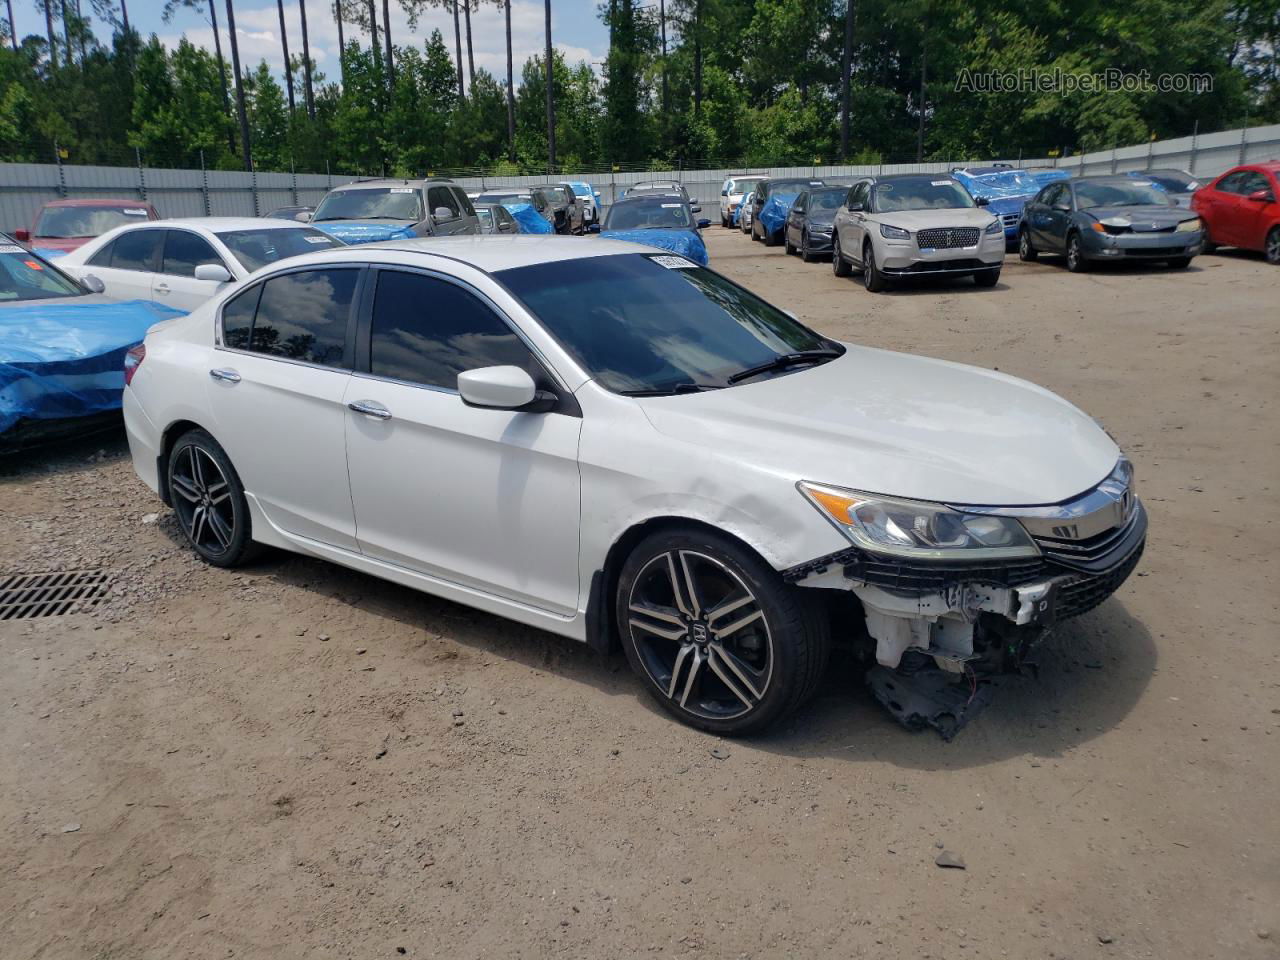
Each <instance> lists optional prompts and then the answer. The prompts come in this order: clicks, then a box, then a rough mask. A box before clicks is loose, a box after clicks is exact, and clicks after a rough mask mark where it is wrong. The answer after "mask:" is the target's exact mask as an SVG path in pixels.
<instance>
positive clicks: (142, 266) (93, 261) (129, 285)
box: [80, 227, 166, 300]
mask: <svg viewBox="0 0 1280 960" xmlns="http://www.w3.org/2000/svg"><path fill="white" fill-rule="evenodd" d="M165 233H166V231H165V230H163V229H161V228H159V227H147V228H141V229H138V230H126V231H125V232H124V233H122V234H120V235H119V236H118V237H116V238H115V239H114V240H112V241H111V242H110V243H108V244H107V245H106V246H105V247H103V248H102V249H101V250H99V251H98V252H97V253H95V254H94V255H93V256H92V257H90V258H89V260H88V261H87V263H86V264H85V266H84V268H83V269H82V270H81V271H80V275H81V276H85V275H88V274H93V275H94V276H95V277H97V278H98V279H99V280H101V281H102V282H103V284H104V286H105V288H106V289H105V290H103V292H104V293H105V294H106V295H107V296H109V297H113V298H114V299H116V300H150V299H152V287H153V285H154V284H155V278H156V272H157V271H158V270H159V269H160V251H161V248H162V246H163V244H164V235H165Z"/></svg>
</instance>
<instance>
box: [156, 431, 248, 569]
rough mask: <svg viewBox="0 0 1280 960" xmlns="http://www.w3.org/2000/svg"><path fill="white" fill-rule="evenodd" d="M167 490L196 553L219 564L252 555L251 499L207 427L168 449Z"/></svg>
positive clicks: (241, 560)
mask: <svg viewBox="0 0 1280 960" xmlns="http://www.w3.org/2000/svg"><path fill="white" fill-rule="evenodd" d="M168 482H169V495H170V499H171V500H172V501H173V510H174V513H176V514H177V515H178V525H179V526H180V527H182V532H183V534H184V535H185V536H186V538H187V542H188V543H190V544H191V546H192V547H193V548H194V549H195V551H196V553H198V554H199V555H200V557H201V558H202V559H203V560H205V561H206V562H208V563H211V564H213V565H214V566H215V567H236V566H240V565H241V564H243V563H246V562H248V561H249V560H252V559H253V557H254V556H255V555H256V554H257V552H258V545H257V544H255V543H254V542H253V540H252V538H251V537H250V527H249V504H248V502H247V501H246V500H245V496H244V486H243V485H242V484H241V483H240V477H239V475H237V473H236V471H235V468H234V467H233V466H232V465H231V461H230V460H229V459H228V458H227V454H226V452H225V451H224V450H223V449H222V447H220V446H219V445H218V442H217V441H216V440H214V439H213V437H211V436H209V434H208V433H206V432H205V431H203V430H192V431H190V432H189V433H185V434H183V435H182V436H181V437H179V438H178V442H177V443H175V444H174V445H173V449H172V450H171V451H170V452H169V472H168Z"/></svg>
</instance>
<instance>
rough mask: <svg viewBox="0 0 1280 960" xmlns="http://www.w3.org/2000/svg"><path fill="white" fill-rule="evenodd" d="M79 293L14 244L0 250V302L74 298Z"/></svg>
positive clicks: (53, 269)
mask: <svg viewBox="0 0 1280 960" xmlns="http://www.w3.org/2000/svg"><path fill="white" fill-rule="evenodd" d="M83 292H84V291H83V290H81V289H80V288H79V287H78V286H76V284H75V283H74V282H73V281H72V280H70V279H69V278H68V277H65V276H63V275H62V274H61V273H59V272H58V270H57V269H56V268H54V267H51V266H49V264H47V263H45V262H44V261H43V260H41V259H40V258H39V257H34V256H32V255H31V254H30V253H28V252H27V251H26V250H24V249H22V247H19V246H17V245H16V244H5V245H4V246H2V247H0V303H10V302H12V301H14V300H48V299H50V298H51V297H76V296H79V295H80V294H82V293H83Z"/></svg>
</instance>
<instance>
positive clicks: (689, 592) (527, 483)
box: [124, 236, 1146, 733]
mask: <svg viewBox="0 0 1280 960" xmlns="http://www.w3.org/2000/svg"><path fill="white" fill-rule="evenodd" d="M587 246H589V247H590V250H587V249H586V247H587ZM125 382H126V385H125V388H124V417H125V427H126V430H127V432H128V437H129V447H130V450H131V452H132V454H133V464H134V469H135V470H136V471H137V472H138V475H139V476H140V477H141V478H142V479H143V481H144V482H145V483H146V484H147V486H149V487H150V488H151V489H152V490H154V491H156V492H157V493H158V494H159V496H160V497H161V498H162V499H163V500H164V501H165V502H166V503H168V504H170V505H172V507H173V508H174V511H175V513H176V515H177V520H178V523H179V526H180V528H181V529H182V531H183V533H184V535H185V537H186V539H187V540H188V542H189V543H190V544H191V546H192V547H193V549H194V550H195V551H196V553H197V554H199V555H200V556H201V557H202V558H203V559H204V560H206V561H207V562H209V563H212V564H215V565H218V566H228V567H229V566H234V565H237V564H240V563H243V562H244V561H245V560H246V559H247V558H249V556H250V555H251V554H252V552H253V548H254V546H255V544H269V545H272V546H275V547H279V548H282V549H285V550H292V551H295V552H297V553H303V554H308V555H310V556H313V557H320V558H323V559H326V560H330V561H332V562H334V563H337V564H340V565H342V566H346V567H350V568H352V569H355V570H360V571H363V572H365V573H369V574H372V575H373V576H378V577H384V578H386V579H388V580H393V581H395V582H397V583H401V584H405V585H407V586H410V587H414V588H417V589H419V590H423V591H426V592H428V593H432V594H436V595H438V596H441V597H446V598H449V599H451V600H455V601H457V602H459V603H464V604H467V605H470V606H473V607H478V608H480V609H482V610H486V611H489V612H490V613H494V614H498V615H501V616H504V617H509V618H511V619H512V620H517V621H519V622H521V623H525V624H531V625H533V626H536V627H539V628H542V629H544V630H549V631H551V632H553V633H558V634H563V635H566V636H568V637H572V638H574V639H576V640H581V641H584V642H586V643H589V644H591V645H592V646H594V647H597V648H599V649H602V650H603V649H607V648H609V647H610V646H612V645H614V644H620V645H621V646H622V648H623V649H624V650H625V652H626V655H627V657H628V658H629V660H630V662H631V664H632V666H633V667H634V669H635V671H636V673H637V674H638V675H639V677H640V679H641V682H642V683H643V684H644V686H645V687H646V688H647V689H648V690H649V692H650V693H651V694H652V695H653V696H654V697H655V698H656V699H657V700H658V702H659V703H661V704H662V706H663V707H664V708H665V709H667V710H669V711H670V712H671V713H672V714H674V715H675V716H676V717H678V718H680V719H681V720H683V721H685V722H687V723H690V724H693V725H695V726H698V727H701V728H703V729H706V730H713V731H716V732H719V733H738V732H744V731H747V730H752V729H759V728H762V727H764V726H765V725H767V724H769V723H772V722H774V721H776V720H778V719H779V718H781V717H783V716H784V715H786V714H787V713H788V712H790V711H792V710H794V709H795V708H797V707H798V706H799V705H800V704H801V703H802V702H803V701H804V700H805V698H807V697H808V696H809V695H810V694H812V693H813V692H814V690H815V689H816V688H817V685H818V683H819V681H820V679H821V677H822V673H823V669H824V667H825V665H826V662H827V652H828V649H829V646H830V643H831V638H832V634H833V632H834V633H837V634H838V635H839V636H840V637H841V638H844V639H847V640H848V641H850V642H851V643H854V644H855V645H859V646H860V647H861V649H862V650H863V651H864V652H865V653H866V655H867V658H868V659H871V658H872V657H874V658H875V659H876V660H878V661H879V664H880V667H879V668H878V669H879V670H880V671H881V674H880V676H881V677H882V678H883V679H885V684H892V686H893V688H894V689H906V688H909V687H910V686H911V684H912V683H915V682H920V678H922V677H931V678H932V679H934V680H937V679H938V678H942V679H944V680H945V681H946V684H947V690H948V691H950V693H951V695H952V697H953V698H958V702H959V703H960V704H961V705H964V704H966V703H969V702H972V701H974V700H975V694H976V691H977V685H978V684H979V683H981V681H982V678H983V677H984V676H985V675H986V674H988V673H991V672H995V671H997V670H1000V669H1006V668H1008V669H1013V668H1016V667H1017V666H1019V664H1020V663H1021V659H1022V657H1023V655H1024V654H1025V653H1026V652H1027V651H1028V650H1029V648H1030V647H1031V646H1032V645H1033V644H1035V643H1036V642H1038V641H1039V639H1040V638H1041V637H1043V636H1044V634H1045V630H1046V629H1047V628H1048V627H1049V626H1051V625H1052V624H1054V623H1056V622H1058V621H1060V620H1062V619H1064V618H1066V617H1070V616H1073V615H1075V614H1077V613H1082V612H1083V611H1085V610H1088V609H1090V608H1092V607H1093V606H1095V605H1097V604H1098V603H1101V602H1102V601H1103V600H1104V599H1105V598H1106V597H1107V596H1109V595H1110V594H1111V593H1112V592H1114V591H1115V590H1116V589H1117V588H1118V587H1119V586H1120V584H1121V583H1122V582H1123V581H1124V579H1125V578H1126V577H1127V576H1128V575H1129V573H1130V572H1132V570H1133V568H1134V565H1135V564H1136V563H1137V561H1138V557H1139V555H1140V554H1141V551H1142V546H1143V543H1144V539H1145V533H1146V514H1145V513H1144V512H1143V509H1142V506H1141V504H1140V503H1139V502H1138V500H1137V498H1136V497H1135V496H1134V494H1133V484H1132V471H1131V469H1130V467H1129V465H1128V461H1126V460H1124V459H1123V457H1121V455H1120V451H1119V450H1118V449H1117V447H1116V445H1115V443H1114V442H1113V441H1112V440H1111V438H1110V437H1109V436H1107V434H1106V433H1105V432H1104V431H1103V430H1102V428H1101V427H1099V426H1098V425H1097V424H1096V423H1095V422H1094V421H1093V420H1092V419H1091V418H1090V417H1089V416H1087V415H1086V414H1084V413H1082V412H1081V411H1079V410H1077V409H1076V408H1075V407H1073V406H1072V405H1071V404H1069V403H1067V402H1066V401H1065V400H1062V399H1060V398H1058V397H1056V396H1054V395H1053V394H1051V393H1049V392H1048V391H1047V390H1044V389H1041V388H1040V387H1037V386H1033V385H1032V384H1029V383H1026V382H1024V381H1021V380H1016V379H1014V378H1013V377H1010V376H1008V375H1006V374H1003V373H996V372H994V371H991V370H984V369H978V368H975V367H966V366H961V365H960V364H956V363H947V362H945V361H942V360H931V359H926V358H924V357H914V356H909V355H906V354H900V353H890V352H887V351H884V350H874V349H870V348H868V347H861V346H857V345H854V344H842V343H838V342H836V341H834V340H830V339H828V338H827V337H824V336H822V335H821V334H818V333H815V332H814V331H813V330H810V329H808V328H807V327H805V326H804V325H802V324H801V323H800V322H799V321H797V320H795V319H794V318H792V317H791V316H789V315H788V314H787V313H786V312H784V311H782V310H780V309H778V308H777V307H774V306H772V305H770V304H769V303H767V302H765V301H764V300H762V299H760V298H759V297H758V296H756V295H755V294H754V293H752V292H750V291H749V290H746V289H744V288H742V287H739V286H738V285H736V284H735V283H733V282H732V281H731V280H728V279H727V278H725V277H722V276H720V275H719V274H717V273H715V272H714V271H712V270H709V269H707V268H705V267H699V266H697V265H696V264H694V263H692V262H691V261H689V260H686V259H684V258H683V257H679V256H675V255H673V254H670V253H668V252H666V251H656V250H654V249H652V248H650V247H642V246H638V245H636V244H631V243H623V242H621V241H617V240H610V239H604V238H601V239H597V240H595V241H592V242H590V243H589V244H588V243H587V242H586V241H583V240H577V239H573V238H567V237H566V238H560V237H536V236H506V237H503V236H480V237H455V238H450V239H443V240H423V239H405V240H398V241H391V242H388V243H385V244H376V245H364V246H359V247H347V248H343V249H337V250H333V251H330V252H326V253H318V254H312V255H308V256H305V257H299V258H297V259H294V260H291V261H289V262H287V263H282V264H279V265H277V266H275V267H271V268H268V269H267V270H264V271H259V272H258V273H257V274H255V275H254V276H253V277H252V278H251V279H250V280H249V281H248V282H247V283H244V284H240V285H239V286H237V287H235V288H233V289H231V290H229V291H227V293H226V294H224V295H223V296H221V297H219V298H218V299H217V300H215V301H211V302H210V303H208V304H206V305H205V306H202V307H200V308H198V309H197V310H195V311H194V312H193V313H191V314H190V315H189V316H186V317H179V318H177V319H174V320H170V321H166V322H164V323H161V324H159V325H157V326H155V327H152V328H151V330H150V331H149V332H148V334H147V337H146V341H145V343H144V344H142V345H141V346H138V347H135V348H134V349H133V350H131V351H130V353H129V357H128V358H127V360H126V364H125ZM862 491H875V492H874V493H865V492H862ZM973 504H983V505H984V506H973ZM873 669H874V668H873ZM873 689H877V690H878V691H883V690H887V689H889V688H888V687H887V686H882V687H880V688H873ZM877 696H880V692H877ZM977 699H978V700H979V701H981V699H982V698H980V697H979V698H977ZM887 700H888V702H889V703H890V704H892V703H898V704H899V705H901V703H905V702H913V701H909V700H907V699H906V698H905V695H904V694H899V695H898V696H896V697H894V696H889V697H887Z"/></svg>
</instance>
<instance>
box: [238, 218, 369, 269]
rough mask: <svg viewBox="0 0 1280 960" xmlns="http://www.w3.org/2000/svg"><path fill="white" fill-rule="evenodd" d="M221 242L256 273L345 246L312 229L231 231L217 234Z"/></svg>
mask: <svg viewBox="0 0 1280 960" xmlns="http://www.w3.org/2000/svg"><path fill="white" fill-rule="evenodd" d="M218 239H219V240H221V241H222V242H223V243H225V244H226V245H227V248H228V249H229V250H230V251H231V252H232V253H233V254H235V258H236V259H237V260H239V261H240V264H241V266H243V267H244V268H245V269H246V270H257V269H258V268H259V267H265V266H266V265H267V264H268V263H275V262H276V261H278V260H284V259H286V258H288V257H296V256H299V255H300V254H304V253H314V252H315V251H317V250H330V249H332V248H333V247H342V246H345V244H344V243H343V242H342V241H341V240H339V239H338V238H336V237H331V236H329V234H327V233H324V232H322V231H320V230H313V229H311V228H310V227H298V228H296V229H288V228H285V229H275V230H231V231H228V232H227V233H220V234H218Z"/></svg>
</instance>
